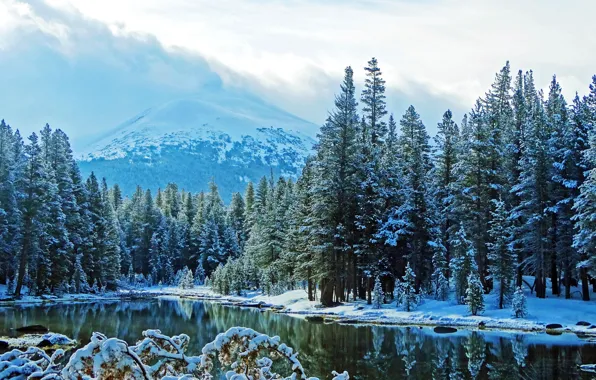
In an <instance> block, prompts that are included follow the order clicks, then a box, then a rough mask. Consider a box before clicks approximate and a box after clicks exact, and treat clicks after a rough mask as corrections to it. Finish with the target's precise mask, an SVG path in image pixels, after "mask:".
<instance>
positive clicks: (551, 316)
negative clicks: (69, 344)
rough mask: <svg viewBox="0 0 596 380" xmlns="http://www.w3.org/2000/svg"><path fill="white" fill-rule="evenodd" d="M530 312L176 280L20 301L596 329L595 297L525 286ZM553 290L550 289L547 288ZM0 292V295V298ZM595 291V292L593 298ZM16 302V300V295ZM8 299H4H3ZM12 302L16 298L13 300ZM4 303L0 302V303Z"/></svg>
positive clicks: (489, 304)
mask: <svg viewBox="0 0 596 380" xmlns="http://www.w3.org/2000/svg"><path fill="white" fill-rule="evenodd" d="M524 293H525V295H526V298H527V299H526V300H527V311H528V315H527V316H526V317H525V318H514V317H513V315H512V314H513V312H512V310H511V309H510V308H505V309H498V307H497V306H496V305H497V292H496V291H494V290H493V292H492V293H491V294H490V295H486V296H485V300H484V303H485V307H486V308H485V310H484V312H482V313H481V314H480V315H477V316H472V315H471V314H470V312H469V309H468V306H467V305H459V304H456V303H455V302H454V301H453V294H451V298H450V300H448V301H438V300H435V299H433V298H430V297H426V298H423V299H422V301H421V303H420V304H419V305H418V307H417V308H416V310H414V311H411V312H406V311H403V310H402V308H398V307H396V304H395V302H392V303H390V304H384V305H382V306H381V309H380V310H375V309H373V307H372V305H367V304H366V301H363V300H359V301H356V302H346V303H343V304H342V305H339V306H335V307H329V308H321V306H320V304H319V302H317V301H309V300H308V297H307V293H306V291H305V290H302V289H298V290H291V291H287V292H285V293H283V294H281V295H278V296H267V295H263V294H262V293H261V292H259V291H246V292H243V295H242V296H221V295H219V294H217V293H215V292H214V291H213V290H212V289H211V288H209V287H206V286H196V287H194V288H192V289H182V288H179V287H174V286H153V287H146V288H142V289H138V290H120V291H118V292H112V293H105V294H97V295H90V294H85V295H65V296H63V297H44V298H45V300H44V299H41V298H40V297H29V296H26V297H24V298H23V299H22V300H19V301H16V302H18V303H37V302H44V301H45V302H47V300H51V301H54V302H93V301H100V300H112V299H121V298H126V297H135V296H141V297H153V296H156V297H183V298H190V299H197V300H211V301H217V302H223V303H226V304H232V305H235V306H252V307H254V306H258V305H259V304H260V307H262V308H273V309H275V310H276V311H278V312H282V313H286V314H288V315H292V316H296V317H302V318H303V317H306V316H309V315H310V316H313V315H320V316H325V317H329V318H331V319H337V320H338V321H339V322H341V321H349V322H350V323H378V324H387V325H391V324H393V325H430V326H452V327H467V328H476V327H478V326H479V324H480V323H481V322H482V323H484V325H485V326H484V327H485V328H487V329H495V330H523V331H545V330H546V325H547V324H551V323H558V324H561V325H562V326H563V329H562V331H570V332H577V333H582V334H589V335H596V329H590V328H589V326H577V325H576V324H577V322H579V321H586V322H589V323H591V324H593V325H596V301H594V300H592V301H588V302H586V301H581V300H579V299H570V300H566V299H564V298H563V297H554V296H550V297H548V298H546V299H538V298H536V297H535V296H534V295H531V294H530V293H529V290H528V288H527V286H524ZM548 294H550V292H549V293H548ZM1 298H2V297H1V294H0V299H1ZM594 298H596V297H592V299H594ZM13 302H14V301H13ZM4 303H5V304H6V302H4ZM11 303H12V302H11ZM1 305H2V303H1V302H0V306H1Z"/></svg>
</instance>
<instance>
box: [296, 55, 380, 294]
mask: <svg viewBox="0 0 596 380" xmlns="http://www.w3.org/2000/svg"><path fill="white" fill-rule="evenodd" d="M371 91H372V89H371ZM375 91H376V90H375ZM356 106H357V103H356V98H355V88H354V82H353V72H352V68H351V67H347V68H346V70H345V76H344V80H343V83H342V85H341V86H340V93H339V94H338V95H337V96H336V97H335V109H334V110H333V111H332V112H331V114H330V116H329V118H328V120H327V122H326V123H325V124H324V125H323V126H322V127H321V131H320V133H319V144H318V145H317V147H316V149H317V154H316V157H315V159H314V160H313V162H312V170H313V175H314V176H315V178H314V179H313V184H314V186H313V187H312V188H311V189H309V190H306V191H310V192H311V193H312V201H313V205H312V215H311V217H312V218H313V219H314V220H316V224H317V225H318V228H317V229H316V233H317V236H316V239H317V244H315V247H317V255H319V257H320V261H319V265H317V266H315V268H314V269H315V271H316V274H315V275H316V276H317V277H318V278H320V283H321V303H322V304H323V305H330V304H332V302H333V296H334V294H335V296H336V297H339V298H340V299H343V297H344V293H345V292H344V288H345V286H346V284H347V278H346V277H347V276H346V271H345V267H344V266H343V265H345V264H344V263H346V262H348V261H353V260H354V259H353V249H352V247H353V245H354V241H353V234H354V229H355V224H354V221H355V213H356V207H357V200H356V191H357V186H358V183H357V179H356V167H357V163H356V159H357V156H356V154H357V149H358V146H357V141H356V138H357V126H358V116H357V109H356ZM350 280H352V279H350Z"/></svg>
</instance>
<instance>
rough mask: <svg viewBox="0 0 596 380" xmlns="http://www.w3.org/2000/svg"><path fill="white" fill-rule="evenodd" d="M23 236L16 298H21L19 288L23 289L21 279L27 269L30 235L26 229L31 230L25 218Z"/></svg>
mask: <svg viewBox="0 0 596 380" xmlns="http://www.w3.org/2000/svg"><path fill="white" fill-rule="evenodd" d="M23 228H24V230H25V236H23V247H22V249H21V257H20V261H19V274H18V278H17V286H16V288H15V291H14V295H15V297H16V298H21V290H22V289H23V281H25V273H26V271H27V259H28V253H29V242H30V240H31V239H30V236H29V233H27V232H28V231H30V230H31V220H29V219H27V220H26V221H25V225H24V227H23Z"/></svg>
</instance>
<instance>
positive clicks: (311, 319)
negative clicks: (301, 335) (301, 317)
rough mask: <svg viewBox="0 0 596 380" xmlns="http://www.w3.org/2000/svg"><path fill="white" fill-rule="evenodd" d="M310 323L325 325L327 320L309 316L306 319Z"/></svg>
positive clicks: (317, 316)
mask: <svg viewBox="0 0 596 380" xmlns="http://www.w3.org/2000/svg"><path fill="white" fill-rule="evenodd" d="M305 319H306V320H307V321H308V322H313V323H323V322H325V318H323V317H321V316H319V315H309V316H307V317H306V318H305Z"/></svg>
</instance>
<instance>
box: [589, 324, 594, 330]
mask: <svg viewBox="0 0 596 380" xmlns="http://www.w3.org/2000/svg"><path fill="white" fill-rule="evenodd" d="M593 329H596V325H592V326H590V327H588V330H593Z"/></svg>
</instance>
